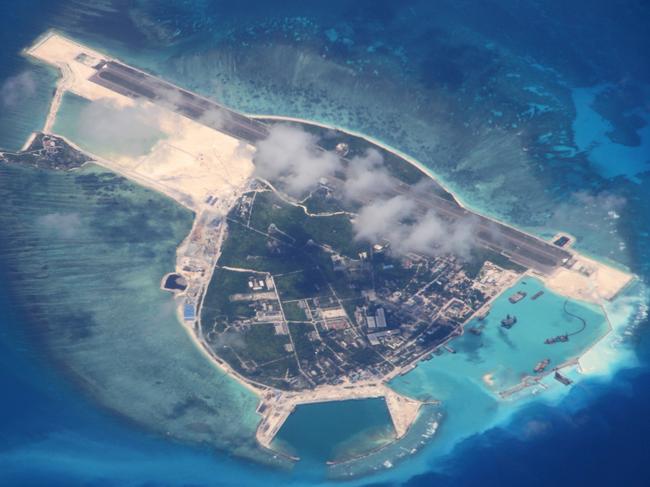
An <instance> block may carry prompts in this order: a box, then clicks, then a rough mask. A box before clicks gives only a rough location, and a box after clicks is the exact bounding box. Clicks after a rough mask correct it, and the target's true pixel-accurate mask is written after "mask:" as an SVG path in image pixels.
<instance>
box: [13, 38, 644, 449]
mask: <svg viewBox="0 0 650 487" xmlns="http://www.w3.org/2000/svg"><path fill="white" fill-rule="evenodd" d="M57 36H58V37H59V38H60V39H58V38H57ZM53 38H54V39H55V40H56V42H58V44H56V43H55V44H54V45H53V46H50V47H49V48H48V47H46V46H44V44H45V43H46V42H47V41H48V40H51V39H53ZM68 43H69V44H70V45H68ZM71 45H72V46H73V47H74V49H81V50H82V51H83V52H90V53H97V54H99V53H100V51H95V50H92V49H89V48H86V47H85V46H83V45H81V44H79V43H76V42H74V41H72V40H69V39H68V38H66V37H65V36H62V35H60V34H58V33H56V32H55V31H48V32H46V33H45V34H44V35H43V36H41V37H39V39H37V41H36V42H35V44H34V45H33V46H32V47H30V48H29V49H27V50H25V53H27V54H28V55H30V56H34V57H36V58H37V59H39V60H41V61H44V62H49V63H50V64H54V65H55V66H57V68H58V69H59V70H60V72H61V79H59V80H58V82H57V87H56V91H55V94H54V97H53V100H52V102H51V104H50V108H49V112H48V116H47V119H46V122H45V125H44V128H43V131H44V132H51V130H52V128H53V126H54V124H55V122H56V117H57V114H58V112H59V108H60V105H61V102H62V100H63V96H64V94H65V93H66V92H73V93H76V94H78V95H80V96H83V97H84V98H87V99H89V100H97V99H99V98H104V97H109V98H111V99H115V100H116V101H117V102H118V103H120V104H129V103H133V102H132V100H130V99H128V98H126V97H124V96H123V95H117V94H115V93H112V92H110V90H108V89H106V88H103V87H100V86H97V85H93V84H92V83H90V82H88V80H87V78H86V74H87V73H88V72H89V70H90V69H91V68H87V67H84V66H81V65H80V66H77V65H76V64H75V70H76V71H75V70H73V69H71V68H70V65H69V64H67V61H66V59H67V58H66V56H69V55H75V54H77V51H75V50H74V49H72V48H71ZM57 46H58V47H57ZM61 46H63V47H61ZM39 49H40V51H39ZM48 49H49V50H48ZM57 49H59V51H57ZM65 49H67V51H66V50H65ZM71 49H72V50H71ZM37 52H38V54H37ZM69 52H70V53H72V54H69ZM48 56H53V57H52V58H48ZM101 56H102V57H103V58H105V59H114V58H112V57H111V56H108V55H105V54H103V53H101ZM74 59H75V60H76V57H75V58H74ZM77 64H80V63H77ZM86 68H87V69H86ZM107 93H108V94H107ZM175 116H177V117H181V118H183V119H184V118H185V117H183V116H182V115H172V118H173V117H175ZM249 116H250V117H252V118H256V119H268V120H277V121H284V122H295V123H301V124H307V125H312V126H318V127H321V128H325V129H332V130H338V131H341V132H343V133H346V134H348V135H351V136H354V137H359V138H361V139H363V140H365V141H367V142H368V143H370V144H374V145H376V146H378V147H381V148H382V149H384V150H386V151H388V152H390V153H392V154H394V155H395V156H396V157H398V158H400V159H402V160H404V161H406V162H407V163H409V164H411V165H413V166H414V167H416V168H417V169H419V170H420V171H422V172H423V174H425V175H427V176H428V177H430V178H431V179H432V180H433V181H435V182H436V184H438V185H439V186H440V187H442V188H443V189H444V190H445V191H447V192H448V193H449V194H450V195H451V196H452V197H453V198H454V200H455V201H456V202H457V203H458V204H459V205H460V206H461V207H463V208H465V209H467V210H468V211H471V212H472V213H476V214H479V215H481V216H484V217H485V218H487V219H489V220H491V221H495V222H496V221H497V220H496V219H495V218H492V217H490V216H485V215H483V214H481V213H480V212H477V211H475V210H472V209H470V208H469V207H468V206H466V204H465V203H464V202H463V201H462V200H461V199H459V198H458V196H457V195H456V194H455V193H454V192H452V191H451V190H450V189H448V188H447V187H446V186H445V184H443V183H442V182H441V181H440V180H439V179H438V178H437V177H436V176H435V175H434V174H433V172H432V170H431V169H430V168H428V167H426V166H425V165H424V164H422V163H420V162H419V161H417V160H416V159H414V158H412V157H410V156H408V155H406V154H404V153H402V152H401V151H399V150H397V149H395V148H393V147H390V146H389V145H387V144H384V143H383V142H381V141H379V140H376V139H374V138H372V137H369V136H366V135H364V134H361V133H358V132H355V131H351V130H346V129H341V128H339V127H335V126H333V125H328V124H324V123H319V122H315V121H311V120H306V119H300V118H295V117H284V116H272V115H260V114H255V115H249ZM170 120H172V119H170ZM174 120H175V119H174ZM174 120H172V122H173V121H174ZM185 120H189V119H185ZM168 125H169V131H170V137H171V138H170V139H168V140H167V141H165V142H164V143H157V144H156V145H155V146H154V148H153V149H152V150H151V153H150V154H148V155H147V156H146V157H143V158H139V159H136V160H129V159H128V158H121V159H119V158H118V159H116V160H115V161H112V160H109V159H108V158H105V157H101V156H97V155H95V154H92V153H91V152H89V151H87V150H85V149H82V148H80V147H79V146H78V145H76V144H75V143H73V142H72V141H70V140H69V139H68V138H66V137H63V136H60V137H61V138H62V139H63V140H65V141H66V142H67V143H68V144H70V146H71V147H73V148H75V149H76V150H79V151H81V152H83V153H85V154H88V155H89V156H91V157H92V158H93V162H96V163H97V164H99V165H100V166H103V167H105V168H106V169H108V170H110V171H113V172H115V173H117V174H120V175H122V176H124V177H127V178H128V179H130V180H132V181H135V182H136V183H137V184H140V185H142V186H145V187H148V188H150V189H153V190H155V191H157V192H159V193H162V194H164V195H166V196H168V197H170V198H172V199H174V200H175V201H176V202H178V203H179V204H181V205H182V206H184V207H186V208H188V209H190V210H191V211H193V212H194V213H195V220H194V224H193V228H192V231H191V232H190V234H189V235H188V237H187V238H186V239H185V240H184V241H183V242H182V243H181V244H180V245H179V247H178V249H177V256H180V255H181V252H180V251H181V249H183V248H184V246H185V245H186V244H187V242H188V240H189V239H190V237H191V236H192V234H193V232H194V231H195V229H196V227H197V224H198V222H199V218H200V217H201V216H202V211H205V210H206V209H207V206H206V205H205V204H204V203H203V202H204V199H205V196H206V194H210V195H213V194H214V195H219V197H220V198H223V199H224V200H225V201H231V200H230V199H229V198H232V201H235V200H236V198H235V196H237V194H238V193H237V192H238V191H240V190H241V188H242V187H243V183H244V182H245V181H248V179H249V178H250V177H251V174H252V169H251V167H246V168H244V167H242V166H241V160H239V159H235V157H234V156H233V155H232V154H234V152H232V151H233V150H234V147H235V145H238V142H237V144H235V145H233V143H232V141H229V139H227V138H225V137H222V136H221V135H219V134H215V133H214V132H215V131H213V130H204V129H203V128H201V127H195V126H194V125H195V122H193V121H192V123H189V124H188V122H186V121H183V120H181V122H180V123H179V125H175V124H174V123H171V122H170V123H169V124H168ZM180 126H182V127H183V130H184V131H185V132H183V133H182V134H179V133H174V130H176V131H179V130H180V129H179V127H180ZM215 138H216V139H215ZM31 140H33V135H32V136H31V137H30V139H29V140H28V142H27V143H26V144H28V143H29V142H30V141H31ZM215 140H217V142H215ZM197 144H198V145H199V146H201V144H204V146H201V147H205V149H203V150H201V151H199V152H198V154H195V153H192V154H190V157H189V158H187V159H186V160H185V163H184V164H179V163H177V161H178V154H179V153H180V152H181V150H180V149H183V151H185V152H187V151H188V150H189V149H188V148H189V147H194V146H196V145H197ZM215 144H216V145H218V146H219V148H220V149H221V150H223V147H227V148H229V149H228V150H230V151H231V152H232V154H231V152H228V153H227V156H226V157H225V159H226V163H225V164H224V165H223V166H222V167H221V169H223V168H226V167H227V168H228V170H232V171H233V174H232V176H229V178H228V179H227V180H222V179H219V180H216V179H212V180H211V183H210V184H211V186H209V187H206V186H204V185H199V183H197V182H196V181H193V180H192V181H190V180H188V179H187V178H186V179H183V178H184V177H186V176H187V172H190V171H199V170H200V171H203V172H201V173H200V175H203V177H204V178H216V177H217V174H216V173H214V172H213V169H214V167H217V166H216V165H215V164H216V163H214V162H213V161H212V160H206V159H207V158H208V157H210V156H209V154H210V152H209V150H211V149H212V148H213V147H214V146H215ZM228 144H230V145H228ZM230 146H232V147H230ZM172 149H173V150H176V152H172ZM223 153H224V154H225V153H226V152H223ZM197 161H198V162H197ZM211 164H212V165H214V167H212V166H211ZM251 164H252V162H251ZM234 168H238V169H236V170H235V169H234ZM165 171H167V172H165ZM237 171H238V172H237ZM247 172H248V174H247ZM172 176H173V177H175V178H176V179H175V180H174V184H175V186H174V185H172V184H170V183H165V184H163V183H161V181H166V180H168V179H165V178H170V177H172ZM195 179H196V178H195ZM215 181H216V182H215ZM188 196H190V200H188V199H187V197H188ZM208 210H209V209H208ZM498 223H499V224H504V225H507V226H508V227H510V228H513V229H515V230H517V231H519V232H522V230H520V229H518V228H516V227H514V226H512V225H509V224H507V223H504V222H501V221H498ZM524 233H526V235H529V236H531V237H532V238H535V239H537V240H539V241H543V242H545V243H548V242H547V241H546V240H544V239H542V238H540V237H538V236H536V235H533V234H530V233H528V232H524ZM219 245H221V242H220V243H219ZM219 249H220V248H218V249H217V255H216V258H215V262H214V263H216V261H217V260H218V255H219ZM573 254H574V255H575V256H576V257H577V258H578V259H579V262H580V263H581V265H583V267H581V268H580V269H579V270H578V271H576V270H574V269H564V268H560V269H558V271H557V273H554V274H553V275H552V276H539V275H537V274H533V277H536V278H538V279H541V280H542V282H543V283H544V285H545V286H547V287H548V288H549V289H551V290H554V291H555V292H557V293H558V294H562V295H565V296H568V297H571V298H574V299H578V300H580V301H588V302H593V303H596V304H599V305H601V308H602V310H603V312H604V313H605V316H606V319H607V320H608V323H609V317H608V316H607V312H606V310H605V308H604V307H603V306H602V303H603V302H604V301H610V300H612V299H614V297H616V296H617V295H618V294H619V293H620V292H621V290H622V289H624V288H625V287H626V286H629V285H630V282H632V280H633V279H634V276H633V275H632V274H629V273H626V272H624V271H621V270H618V269H613V268H612V267H611V266H608V265H606V264H605V263H602V262H599V261H597V260H596V259H592V258H588V257H586V256H584V255H582V254H580V253H578V252H573ZM179 267H181V266H180V261H179V259H178V258H177V266H176V270H177V272H178V271H179ZM585 269H586V270H585ZM213 271H214V265H212V267H211V268H210V269H209V271H208V273H207V275H206V281H205V282H206V283H209V282H210V280H211V276H212V272H213ZM587 271H589V272H590V273H587ZM506 289H508V288H504V289H503V290H502V291H501V293H499V294H498V295H497V296H494V297H493V298H492V300H493V299H496V297H498V296H500V295H501V294H502V293H503V292H505V290H506ZM206 290H207V284H205V288H204V289H203V294H202V296H201V297H200V298H199V302H198V306H197V316H198V319H197V321H196V323H197V324H195V322H191V323H188V322H186V321H184V319H183V315H182V303H181V302H180V300H178V299H177V303H178V306H177V315H178V320H179V322H180V324H181V326H183V328H184V329H185V331H186V333H187V334H188V335H189V337H190V339H191V340H192V342H193V343H194V345H195V346H196V347H197V348H198V349H199V350H200V351H201V353H202V354H203V355H204V356H205V357H206V358H207V359H208V360H209V361H210V362H212V363H213V364H214V365H215V367H217V368H218V369H219V371H220V372H222V373H225V374H226V375H228V376H230V377H232V378H233V379H235V380H236V381H237V382H238V383H240V384H241V385H242V386H244V387H245V388H246V389H247V390H248V391H250V392H252V393H253V394H255V395H256V396H258V397H259V398H260V400H261V402H260V407H258V413H259V414H260V416H261V420H260V424H259V427H258V430H257V440H258V442H259V444H260V445H261V446H262V447H265V448H270V447H271V442H272V440H273V438H274V437H275V434H276V433H277V432H278V431H279V429H280V428H281V427H282V424H283V423H284V421H285V420H286V418H287V417H288V416H289V414H291V412H292V411H293V410H294V409H295V407H296V406H297V405H300V404H309V403H315V402H326V401H343V400H348V399H364V398H371V397H384V399H385V400H386V404H387V407H388V409H389V411H390V412H391V419H392V421H393V426H394V427H395V430H396V433H397V439H399V438H401V437H403V436H404V435H405V434H406V432H408V430H409V428H410V427H411V426H412V424H413V423H414V422H415V421H416V419H417V417H418V414H419V411H420V409H421V406H422V402H420V401H417V400H414V399H411V398H408V397H406V396H402V395H400V394H398V393H396V392H395V391H393V390H392V389H391V388H390V387H389V386H388V385H387V384H388V382H389V381H390V380H392V379H393V378H394V377H396V376H398V375H401V374H403V373H407V372H408V371H410V370H411V369H412V368H413V367H414V366H415V365H416V364H417V363H419V362H420V361H421V359H422V358H423V357H424V356H426V355H427V354H424V355H423V356H421V357H418V358H417V359H416V360H414V361H413V362H411V363H410V364H409V365H408V366H407V367H403V368H401V369H400V370H398V371H394V373H391V374H390V375H389V376H386V377H383V378H381V379H378V380H376V381H374V382H373V383H355V384H347V387H349V388H348V389H346V388H345V387H339V386H331V387H330V386H326V387H321V388H317V389H315V390H307V391H300V392H292V391H281V390H278V389H274V388H271V387H268V386H264V385H261V384H255V383H254V382H253V381H250V380H248V379H245V378H244V377H243V376H241V375H240V374H239V373H237V372H236V371H235V370H233V369H232V367H230V366H229V365H228V364H227V363H225V362H224V361H223V360H221V359H220V358H219V357H218V356H217V355H216V354H215V353H214V352H213V351H212V350H211V349H210V348H209V347H208V345H207V344H206V342H205V340H203V339H202V337H201V334H200V331H197V329H196V328H197V327H199V328H200V314H201V307H202V301H203V297H204V295H205V291H206ZM492 300H490V302H491V301H492ZM475 314H476V313H475ZM469 321H470V320H468V322H467V323H469ZM610 330H611V324H610ZM454 338H456V337H455V336H454V337H451V338H450V339H449V340H453V339H454ZM599 341H600V340H599ZM597 343H598V342H596V343H594V344H593V346H592V347H591V348H590V349H588V350H587V351H586V352H584V353H583V354H580V356H579V357H578V362H579V360H580V358H581V357H583V356H584V355H586V354H587V353H590V352H591V351H592V349H593V348H594V347H595V346H596V344H597ZM263 405H265V406H266V407H265V408H262V406H263ZM264 411H266V412H264Z"/></svg>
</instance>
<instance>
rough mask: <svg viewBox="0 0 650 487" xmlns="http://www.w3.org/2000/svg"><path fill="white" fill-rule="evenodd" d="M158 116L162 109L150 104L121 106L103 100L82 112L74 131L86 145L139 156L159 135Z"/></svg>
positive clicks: (109, 100)
mask: <svg viewBox="0 0 650 487" xmlns="http://www.w3.org/2000/svg"><path fill="white" fill-rule="evenodd" d="M161 115H162V113H161V109H160V108H158V107H156V106H154V105H151V104H144V103H136V104H135V105H128V106H122V105H119V104H117V103H116V102H115V101H113V100H111V99H108V98H102V99H99V100H96V101H93V102H91V103H90V104H88V105H87V106H86V107H84V108H83V109H82V110H81V113H80V114H79V118H78V120H77V132H78V135H79V137H80V138H81V140H82V141H84V142H85V143H87V144H89V145H92V146H96V147H99V148H111V147H113V148H114V149H115V151H116V152H119V153H124V154H138V155H139V154H140V153H142V152H143V151H146V150H147V149H148V148H149V146H150V145H151V144H152V143H154V141H156V140H157V139H158V138H160V137H161V136H162V132H161V131H160V122H159V120H160V117H161Z"/></svg>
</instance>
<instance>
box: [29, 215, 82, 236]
mask: <svg viewBox="0 0 650 487" xmlns="http://www.w3.org/2000/svg"><path fill="white" fill-rule="evenodd" d="M36 223H37V224H38V225H40V226H42V227H43V228H45V229H46V230H47V231H48V232H50V233H51V234H52V235H54V236H58V237H62V238H74V237H78V236H79V234H80V233H81V217H80V216H79V214H78V213H49V214H47V215H43V216H41V217H38V218H37V219H36Z"/></svg>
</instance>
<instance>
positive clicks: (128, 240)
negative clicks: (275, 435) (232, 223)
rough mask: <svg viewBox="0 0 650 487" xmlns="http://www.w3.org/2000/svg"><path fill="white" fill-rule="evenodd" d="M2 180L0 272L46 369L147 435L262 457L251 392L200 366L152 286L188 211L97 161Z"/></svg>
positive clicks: (166, 266) (168, 305) (7, 171)
mask: <svg viewBox="0 0 650 487" xmlns="http://www.w3.org/2000/svg"><path fill="white" fill-rule="evenodd" d="M0 175H1V177H0V198H1V199H2V201H3V209H4V211H3V212H2V214H1V215H0V220H1V222H2V226H3V228H4V234H3V240H2V260H3V265H4V266H7V268H8V270H9V279H10V280H11V282H12V287H13V288H14V289H15V290H14V291H13V295H14V296H15V303H16V305H17V306H18V307H19V311H20V312H21V313H24V314H25V315H26V316H28V317H29V325H28V326H29V327H30V331H31V336H33V337H34V339H35V340H37V341H38V342H39V343H40V344H42V346H43V347H44V349H45V351H46V353H47V354H48V355H49V356H50V357H51V358H52V359H53V360H54V361H55V363H57V364H58V366H60V367H61V368H62V369H63V370H65V371H66V372H67V373H68V374H70V376H71V377H72V378H73V379H74V381H75V382H76V383H78V384H79V386H81V387H82V388H83V389H84V390H86V392H87V393H89V394H91V395H92V396H93V397H94V398H95V399H96V400H97V401H98V402H99V403H100V404H102V405H103V406H104V407H107V408H109V409H111V410H114V411H118V412H119V413H120V414H122V415H123V416H125V417H126V418H128V419H130V420H132V421H135V422H137V423H139V424H141V425H142V426H145V427H146V428H147V429H149V430H152V431H155V432H157V433H159V434H162V435H169V436H171V437H173V438H175V439H180V440H182V439H185V440H186V441H192V442H194V443H207V444H210V445H212V446H217V447H221V448H224V449H229V450H231V451H236V452H239V453H240V454H241V455H243V456H249V457H251V456H252V457H255V458H258V459H261V460H264V458H266V457H267V456H268V455H265V454H264V453H263V452H262V451H261V450H259V449H258V448H257V447H256V446H255V441H254V431H255V427H256V425H257V416H256V414H255V407H256V404H257V401H256V398H255V396H253V395H252V394H251V393H250V392H248V391H247V390H246V389H244V388H243V387H242V386H240V385H239V384H238V383H236V382H235V381H233V380H231V379H230V378H228V377H227V376H225V375H224V374H223V373H222V372H221V371H219V370H218V369H217V368H216V367H214V366H213V365H211V364H210V362H209V361H208V360H206V359H205V357H204V356H203V355H202V354H201V353H200V352H199V350H198V348H197V347H196V346H195V345H194V343H193V342H192V341H191V340H190V338H189V337H188V335H187V334H186V332H185V331H184V329H183V328H182V327H181V326H180V323H179V322H178V321H177V319H176V315H175V304H174V301H173V298H172V297H171V294H169V293H166V292H164V291H161V290H160V289H159V283H160V279H161V278H162V276H163V275H164V274H165V273H166V272H168V271H169V270H170V269H173V267H174V265H175V250H176V247H177V246H178V244H179V243H180V241H181V240H182V239H183V238H185V236H186V235H187V233H188V232H189V230H190V227H191V223H192V215H191V214H190V213H189V212H187V211H186V210H184V209H182V208H180V207H179V206H178V205H176V204H175V203H174V202H172V201H171V200H169V199H167V198H165V197H163V196H160V195H157V194H154V193H152V192H151V191H148V190H145V189H143V188H141V187H139V186H136V185H135V184H132V183H129V182H127V181H125V180H124V179H122V178H120V177H117V176H115V175H113V174H112V173H109V172H106V171H104V170H102V169H99V168H97V167H96V166H88V167H86V168H84V169H82V170H79V171H75V172H73V173H57V172H51V171H36V170H31V169H25V168H11V167H2V168H0Z"/></svg>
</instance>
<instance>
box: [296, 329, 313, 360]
mask: <svg viewBox="0 0 650 487" xmlns="http://www.w3.org/2000/svg"><path fill="white" fill-rule="evenodd" d="M289 331H290V333H291V338H292V340H293V344H294V346H295V347H296V353H297V354H298V359H299V360H308V361H309V360H313V357H314V354H315V353H316V347H315V344H314V342H312V341H311V340H309V333H311V332H312V331H314V327H313V325H312V324H311V323H289Z"/></svg>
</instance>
